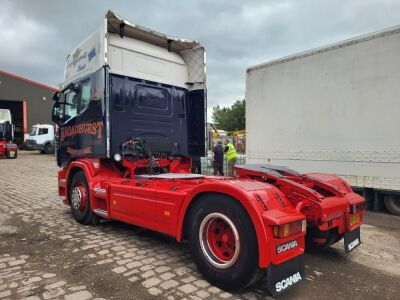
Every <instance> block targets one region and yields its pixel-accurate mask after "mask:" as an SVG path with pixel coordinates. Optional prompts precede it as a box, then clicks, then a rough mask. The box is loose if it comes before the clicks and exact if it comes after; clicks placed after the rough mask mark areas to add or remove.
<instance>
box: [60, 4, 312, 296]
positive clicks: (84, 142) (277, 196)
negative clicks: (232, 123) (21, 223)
mask: <svg viewBox="0 0 400 300" xmlns="http://www.w3.org/2000/svg"><path fill="white" fill-rule="evenodd" d="M53 99H54V100H55V103H54V106H53V121H54V122H55V123H57V124H58V125H59V135H58V136H59V137H60V138H59V139H58V141H57V142H58V144H57V147H56V148H57V163H58V165H59V166H60V167H61V170H60V171H59V173H58V190H59V195H60V196H62V198H63V199H64V203H65V204H66V205H69V206H70V208H71V213H72V216H73V217H74V218H75V220H76V221H77V222H79V223H81V224H85V225H86V224H93V225H94V224H97V223H98V222H99V221H100V219H112V220H119V221H123V222H126V223H130V224H135V225H138V226H142V227H144V228H148V229H150V230H155V231H158V232H161V233H164V234H167V235H169V236H171V237H173V238H175V239H176V240H177V241H182V240H183V239H188V241H189V246H190V249H191V251H192V253H193V258H194V260H195V263H196V265H197V267H198V269H199V271H200V272H201V273H202V274H203V276H204V277H205V278H206V279H207V280H208V281H209V282H210V283H212V284H214V285H216V286H218V287H220V288H222V289H224V290H240V289H243V288H244V287H246V286H249V285H251V284H253V283H255V282H256V281H258V280H261V279H262V280H266V281H267V287H268V290H269V291H270V292H271V293H272V294H273V295H277V294H279V293H283V292H285V291H286V290H287V289H288V288H290V287H292V286H293V285H294V284H297V283H299V282H300V281H301V280H302V279H303V278H304V262H303V253H304V248H305V230H306V228H305V226H304V225H305V216H304V214H303V213H300V212H299V211H298V210H296V208H295V207H293V206H292V205H291V204H290V202H289V200H288V199H287V197H286V196H285V194H284V193H282V192H281V191H280V190H279V189H278V188H276V187H275V186H273V185H271V184H268V183H265V182H260V181H256V180H252V179H235V178H221V177H206V176H203V175H199V174H195V173H192V172H191V171H192V170H196V171H197V170H199V167H198V166H196V165H197V164H198V162H199V158H200V157H201V156H204V155H205V128H206V126H205V121H206V114H205V112H206V77H205V50H204V48H203V47H202V46H201V45H200V44H199V43H198V42H196V41H190V40H186V39H179V38H174V37H171V36H166V35H164V34H161V33H157V32H155V31H152V30H149V29H147V28H144V27H141V26H139V25H135V24H132V23H130V22H129V21H127V20H124V19H122V18H121V17H119V16H117V15H115V14H114V13H113V12H111V11H109V12H108V13H107V14H106V16H105V18H104V22H103V24H102V26H101V28H100V29H99V30H97V31H96V32H95V33H94V34H92V35H91V36H90V37H89V38H88V39H87V40H85V41H84V42H83V43H82V44H81V45H80V46H79V47H78V48H77V49H75V50H74V51H73V52H72V53H71V55H69V56H68V58H67V64H66V69H65V79H64V82H63V83H62V89H61V92H60V93H55V94H54V96H53ZM282 203H283V204H284V205H283V206H282ZM284 244H290V246H289V247H285V251H281V252H280V253H278V252H277V251H276V249H277V247H279V245H284ZM297 274H300V276H299V275H297Z"/></svg>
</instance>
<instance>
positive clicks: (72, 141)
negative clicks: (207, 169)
mask: <svg viewBox="0 0 400 300" xmlns="http://www.w3.org/2000/svg"><path fill="white" fill-rule="evenodd" d="M55 100H56V104H55V108H54V110H53V120H54V121H55V122H56V123H58V124H59V125H60V131H59V141H58V145H57V147H56V148H57V149H58V150H57V152H58V153H57V158H58V164H59V165H60V166H65V165H66V164H68V163H69V162H70V161H72V160H74V159H75V158H77V157H97V158H108V159H114V158H115V157H117V158H118V157H119V155H120V154H121V145H122V144H123V143H124V142H125V141H127V140H129V139H132V138H135V139H141V140H142V141H145V143H146V144H147V146H148V147H149V148H151V149H153V150H154V151H155V152H157V153H158V154H160V155H165V156H190V157H192V159H193V168H194V169H197V170H199V169H200V157H202V156H204V155H205V148H206V144H205V120H206V81H205V50H204V47H202V46H201V45H200V43H198V42H197V41H191V40H187V39H179V38H175V37H171V36H167V35H165V34H161V33H157V32H154V31H152V30H149V29H147V28H144V27H141V26H139V25H136V24H132V23H130V22H128V21H127V20H124V19H122V18H121V17H119V16H117V15H116V14H114V13H113V12H111V11H110V12H108V13H107V14H106V17H105V21H104V22H103V23H102V24H101V26H100V28H99V29H98V30H96V31H95V32H94V33H93V34H92V35H91V36H89V37H88V38H87V39H86V40H85V41H84V42H83V43H81V44H80V45H79V46H78V47H77V48H76V49H74V50H73V51H72V52H71V54H70V55H69V56H68V57H67V62H66V66H65V72H64V81H63V83H62V84H61V93H56V94H55Z"/></svg>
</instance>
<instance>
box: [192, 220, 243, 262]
mask: <svg viewBox="0 0 400 300" xmlns="http://www.w3.org/2000/svg"><path fill="white" fill-rule="evenodd" d="M199 240H200V247H201V251H202V252H203V254H204V256H205V257H206V259H207V260H208V261H209V262H210V263H211V264H212V265H213V266H214V267H216V268H218V269H226V268H229V267H231V266H232V265H233V264H235V262H236V261H237V259H238V256H239V251H240V239H239V233H238V231H237V229H236V226H235V225H234V224H233V222H232V221H231V220H230V219H229V218H228V217H227V216H225V215H224V214H221V213H211V214H209V215H207V216H206V217H205V218H204V219H203V221H202V222H201V224H200V229H199Z"/></svg>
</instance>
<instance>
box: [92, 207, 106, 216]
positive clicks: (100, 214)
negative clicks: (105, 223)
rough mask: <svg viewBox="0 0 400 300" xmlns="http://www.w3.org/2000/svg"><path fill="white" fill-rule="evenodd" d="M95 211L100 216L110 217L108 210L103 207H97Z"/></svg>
mask: <svg viewBox="0 0 400 300" xmlns="http://www.w3.org/2000/svg"><path fill="white" fill-rule="evenodd" d="M93 212H94V213H95V214H96V215H98V216H100V217H103V218H108V212H107V211H105V210H103V209H100V208H96V209H94V210H93Z"/></svg>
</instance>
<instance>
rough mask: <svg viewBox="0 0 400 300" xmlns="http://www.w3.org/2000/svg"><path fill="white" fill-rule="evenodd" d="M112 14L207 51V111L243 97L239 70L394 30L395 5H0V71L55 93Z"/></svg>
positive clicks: (315, 1)
mask: <svg viewBox="0 0 400 300" xmlns="http://www.w3.org/2000/svg"><path fill="white" fill-rule="evenodd" d="M108 9H112V10H113V11H114V12H116V13H117V14H119V15H121V16H123V17H124V18H126V19H128V20H130V21H132V22H134V23H137V24H140V25H143V26H146V27H149V28H151V29H154V30H157V31H159V32H162V33H166V34H169V35H173V36H177V37H182V38H189V39H195V40H198V41H200V42H201V43H202V44H203V45H204V46H205V47H206V50H207V63H208V69H207V71H208V79H207V80H208V105H209V108H210V109H211V107H212V106H215V105H217V104H220V105H229V104H232V103H233V102H234V101H235V100H237V99H241V98H243V97H244V92H245V70H246V68H247V67H249V66H251V65H254V64H259V63H262V62H266V61H268V60H271V59H275V58H280V57H283V56H286V55H289V54H294V53H296V52H300V51H305V50H309V49H311V48H315V47H319V46H323V45H326V44H328V43H332V42H336V41H340V40H343V39H346V38H350V37H354V36H357V35H361V34H365V33H369V32H373V31H376V30H380V29H383V28H386V27H391V26H395V25H399V24H400V1H399V0H348V1H334V0H330V1H328V0H327V1H323V0H304V1H301V0H288V1H285V0H276V1H267V0H264V1H261V0H260V1H256V0H255V1H251V0H247V1H234V0H219V1H218V0H214V1H212V0H199V1H197V0H182V1H172V0H170V1H161V0H159V1H152V0H146V1H133V0H127V1H117V0H114V1H106V0H104V1H102V0H68V1H56V0H35V1H32V0H25V1H22V0H0V70H4V71H8V72H12V73H15V74H18V75H21V76H25V77H28V78H30V79H33V80H37V81H40V82H43V83H46V84H50V85H53V86H57V85H58V83H60V82H61V80H62V76H63V69H64V62H65V59H66V56H67V54H68V53H69V52H70V51H71V50H72V49H73V48H74V47H75V46H77V45H78V44H79V43H80V42H81V41H82V40H83V39H84V38H85V37H86V36H88V35H89V34H90V33H91V32H92V31H94V30H95V29H96V28H97V26H98V25H99V24H100V21H101V18H102V16H103V15H104V13H105V12H106V11H107V10H108Z"/></svg>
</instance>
